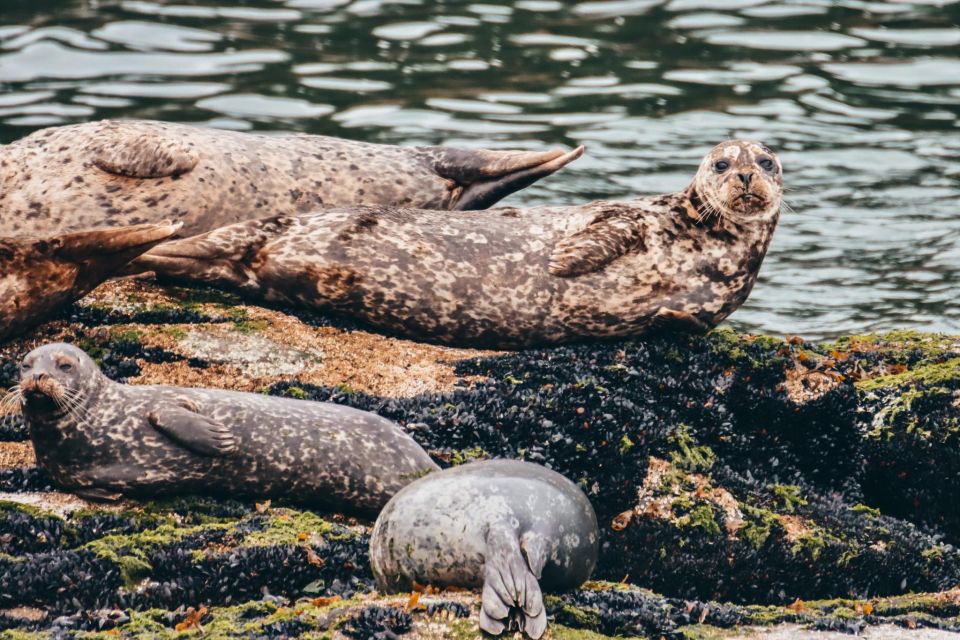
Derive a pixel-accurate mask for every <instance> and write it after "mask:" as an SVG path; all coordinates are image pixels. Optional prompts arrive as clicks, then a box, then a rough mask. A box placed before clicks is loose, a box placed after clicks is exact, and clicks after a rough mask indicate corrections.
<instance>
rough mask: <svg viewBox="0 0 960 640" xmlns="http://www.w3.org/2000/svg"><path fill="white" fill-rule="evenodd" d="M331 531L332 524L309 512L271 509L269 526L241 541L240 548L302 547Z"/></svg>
mask: <svg viewBox="0 0 960 640" xmlns="http://www.w3.org/2000/svg"><path fill="white" fill-rule="evenodd" d="M332 530H333V524H331V523H330V522H328V521H326V520H324V519H323V518H321V517H320V516H318V515H317V514H315V513H313V512H311V511H294V510H293V509H272V510H271V511H270V515H269V525H268V526H267V527H266V528H264V529H263V530H262V531H254V532H252V533H250V534H248V535H247V536H246V538H244V539H243V542H242V543H241V544H240V545H239V546H241V547H262V546H271V545H288V546H294V545H304V544H316V543H318V542H321V541H322V540H323V539H324V538H325V537H327V535H328V534H330V532H331V531H332Z"/></svg>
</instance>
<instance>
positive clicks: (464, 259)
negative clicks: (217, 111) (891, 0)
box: [135, 140, 781, 348]
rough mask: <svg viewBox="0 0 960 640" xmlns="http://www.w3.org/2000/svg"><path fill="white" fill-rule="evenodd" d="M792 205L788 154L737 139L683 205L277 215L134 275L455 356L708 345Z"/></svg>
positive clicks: (219, 234) (213, 236) (175, 245)
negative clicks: (666, 340)
mask: <svg viewBox="0 0 960 640" xmlns="http://www.w3.org/2000/svg"><path fill="white" fill-rule="evenodd" d="M780 201H781V167H780V161H779V160H778V159H777V157H776V155H775V154H774V153H773V152H772V151H771V150H770V149H768V148H767V147H765V146H764V145H762V144H760V143H759V142H748V141H742V140H731V141H729V142H724V143H722V144H720V145H718V146H716V147H715V148H714V149H713V150H711V151H710V153H709V154H707V156H706V158H704V160H703V162H702V163H701V165H700V168H699V170H698V171H697V174H696V176H695V177H694V179H693V182H692V183H691V184H690V186H689V187H687V189H686V190H684V191H682V192H679V193H671V194H667V195H660V196H649V197H643V198H638V199H636V200H631V201H627V202H602V201H601V202H592V203H590V204H585V205H579V206H570V207H536V208H530V209H507V208H503V209H491V210H489V211H484V212H458V213H455V214H452V213H445V212H435V211H423V210H415V209H395V208H387V207H378V208H372V207H366V208H364V207H353V208H340V209H334V210H331V211H326V212H322V213H313V214H306V215H302V216H296V217H289V216H274V217H271V218H265V219H261V220H257V221H250V222H247V223H241V224H237V225H231V226H229V227H226V228H223V229H219V230H216V231H213V232H211V233H208V234H205V235H201V236H198V237H196V238H191V239H187V240H183V241H175V242H171V243H165V244H163V245H161V246H159V247H157V248H156V249H153V250H151V251H150V252H148V253H147V254H146V255H145V256H143V257H142V258H140V259H138V260H137V262H136V263H135V265H136V266H137V267H139V268H141V269H144V270H146V269H152V270H154V271H156V272H157V273H158V274H162V275H165V276H169V277H172V278H176V279H184V280H192V281H196V282H205V283H210V284H214V285H217V286H224V287H229V288H233V289H236V290H238V291H240V292H241V293H243V294H246V295H250V296H254V297H263V298H266V299H268V300H275V301H280V302H284V303H291V302H292V303H299V304H303V305H307V306H311V307H315V308H318V309H321V310H330V311H334V312H339V313H342V314H347V315H350V316H353V317H357V318H360V319H363V320H365V321H367V322H369V323H371V324H373V325H374V326H377V327H381V328H384V329H387V330H390V331H393V332H396V333H399V334H401V335H404V336H409V337H412V338H419V339H426V340H431V341H436V342H442V343H447V344H455V345H466V346H474V347H494V348H509V347H524V346H531V345H537V344H550V343H560V342H568V341H574V340H580V339H591V338H608V337H623V336H636V335H640V334H643V333H645V332H647V331H649V330H651V329H656V328H659V327H667V328H678V327H679V328H682V329H687V330H697V331H703V330H707V329H708V328H710V327H713V326H715V325H716V324H718V323H719V322H720V321H722V320H723V319H724V318H726V317H727V316H729V315H730V314H731V313H732V312H733V311H734V310H736V309H737V308H738V307H739V306H740V305H741V304H743V302H744V301H745V300H746V299H747V296H748V295H749V293H750V290H751V289H752V287H753V284H754V282H755V281H756V279H757V273H758V271H759V269H760V263H761V262H762V261H763V258H764V255H765V254H766V252H767V246H768V244H769V243H770V239H771V237H772V236H773V231H774V228H775V227H776V224H777V219H778V217H779V214H780Z"/></svg>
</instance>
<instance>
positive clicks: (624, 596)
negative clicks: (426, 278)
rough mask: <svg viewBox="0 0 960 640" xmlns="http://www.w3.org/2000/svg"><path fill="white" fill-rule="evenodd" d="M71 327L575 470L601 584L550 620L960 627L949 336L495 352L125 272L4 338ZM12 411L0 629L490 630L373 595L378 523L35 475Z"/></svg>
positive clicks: (432, 437) (227, 381)
mask: <svg viewBox="0 0 960 640" xmlns="http://www.w3.org/2000/svg"><path fill="white" fill-rule="evenodd" d="M51 339H65V340H69V341H73V342H75V343H77V344H79V345H80V346H82V347H83V348H85V349H87V350H88V351H89V352H91V353H92V354H93V355H94V356H95V357H96V358H97V359H98V360H99V361H100V363H101V364H102V365H103V367H104V369H105V371H107V372H108V374H109V375H111V376H112V377H114V378H116V379H125V380H127V381H128V382H130V383H133V384H136V383H172V384H200V385H209V386H218V387H223V388H233V389H240V390H253V391H265V392H268V393H274V394H278V395H286V396H290V397H297V398H307V399H317V400H331V401H334V402H340V403H344V404H349V405H352V406H357V407H360V408H364V409H369V410H373V411H377V412H378V413H381V414H382V415H384V416H386V417H388V418H391V419H393V420H396V421H398V422H400V423H401V424H402V425H403V426H404V427H405V428H406V429H407V430H408V431H409V432H410V433H411V435H412V436H413V437H414V438H416V439H417V440H418V441H419V442H420V443H421V444H422V445H423V446H424V447H426V448H427V449H428V450H429V451H430V452H431V454H432V455H433V456H434V457H435V458H436V459H437V460H438V461H439V462H440V463H441V464H443V465H453V464H460V463H462V462H464V461H467V460H471V459H478V458H487V457H512V458H523V459H526V460H530V461H533V462H538V463H540V464H546V465H549V466H550V467H552V468H554V469H556V470H558V471H560V472H562V473H564V474H565V475H567V476H568V477H570V478H572V479H573V480H575V481H577V482H579V483H580V485H581V486H582V487H583V488H584V490H585V491H586V492H587V493H588V495H589V496H590V498H591V500H592V502H593V503H594V506H595V509H596V511H597V513H598V516H599V518H600V520H601V525H602V526H603V528H604V548H603V550H602V552H601V564H600V567H599V569H598V573H597V576H596V577H597V578H599V579H602V580H606V581H607V582H597V583H592V584H590V585H588V586H587V587H586V588H585V589H582V590H580V591H577V592H574V593H571V594H565V595H562V596H559V597H554V598H553V599H552V600H550V602H549V603H548V606H549V609H550V614H551V616H552V617H553V622H552V624H551V635H552V637H554V638H567V639H572V638H577V639H594V640H596V639H597V638H606V637H610V636H613V635H620V636H623V635H626V636H630V635H633V636H644V637H650V636H653V637H659V636H663V637H664V638H707V637H709V638H720V637H723V638H728V637H729V638H732V637H743V635H744V634H745V633H747V631H750V632H751V633H753V632H755V630H756V629H757V628H760V629H762V630H764V631H763V634H761V635H760V636H758V637H764V635H766V636H767V637H771V638H781V637H783V638H785V637H790V638H793V637H797V638H803V637H806V636H805V635H804V634H806V633H808V631H810V630H815V631H825V632H831V633H833V632H844V633H849V632H859V631H864V630H865V632H866V634H867V637H876V638H884V637H894V635H895V634H897V633H902V632H904V630H906V629H916V631H914V632H913V634H912V635H911V637H916V638H926V637H930V638H935V637H938V633H939V631H942V630H956V625H957V616H958V614H960V595H958V593H957V592H956V591H951V590H950V589H951V588H952V587H955V586H956V585H957V584H960V552H958V550H957V548H956V546H955V545H956V543H957V540H958V537H960V521H958V519H957V518H958V516H957V514H956V511H955V509H954V505H955V502H956V495H958V489H960V486H958V485H960V443H958V432H960V427H958V425H960V395H958V394H960V339H957V338H954V337H950V336H936V335H929V334H918V333H911V332H896V333H892V334H887V335H870V336H859V337H850V338H846V339H843V340H838V341H835V342H833V343H827V344H810V343H806V342H804V341H803V340H800V339H798V338H786V339H778V338H770V337H754V336H746V335H738V334H736V333H734V332H732V331H730V330H723V329H721V330H718V331H714V332H712V333H711V334H709V335H707V336H700V337H696V336H694V337H689V336H685V337H676V338H673V339H670V338H656V339H650V340H646V341H642V342H641V341H625V342H609V343H600V344H590V345H572V346H565V347H557V348H553V349H538V350H531V351H525V352H517V353H493V352H479V351H470V350H452V349H444V348H440V347H434V346H429V345H421V344H417V343H413V342H409V341H405V340H399V339H395V338H389V337H385V336H382V335H378V334H375V333H370V332H367V331H365V330H363V328H361V327H358V326H356V325H354V324H352V323H349V322H346V321H340V320H330V319H327V318H324V317H321V316H316V315H312V314H304V313H300V312H297V313H291V312H287V311H285V310H282V309H268V308H262V307H257V306H250V305H245V304H243V302H242V301H241V300H239V299H237V298H234V297H232V296H226V295H223V294H220V293H218V292H214V291H206V290H195V289H180V288H167V289H161V288H159V287H156V286H155V285H152V284H145V283H138V282H133V281H129V280H128V281H123V282H118V283H108V284H107V285H104V286H102V287H100V288H99V289H98V290H97V291H95V292H94V294H93V295H91V296H90V297H88V298H87V299H86V300H85V301H84V302H83V303H82V304H80V305H78V306H76V307H74V308H73V309H71V310H70V311H69V312H67V313H66V314H64V316H63V317H62V318H61V319H59V320H57V321H55V322H52V323H49V324H47V325H45V326H43V327H40V328H38V329H37V331H36V332H34V334H32V335H30V336H26V337H25V338H23V339H21V340H18V341H14V342H10V343H7V344H6V345H4V346H3V347H2V353H3V356H4V357H3V360H2V361H0V378H3V379H2V380H0V382H2V383H3V384H6V385H7V386H9V385H11V384H13V381H14V379H15V376H16V366H15V362H16V359H17V358H18V357H19V355H22V354H23V353H25V352H26V351H27V350H29V348H30V347H31V346H33V345H35V344H36V343H37V342H38V341H41V340H51ZM5 424H6V425H8V426H7V427H6V428H4V430H3V431H2V433H0V439H3V440H6V441H7V442H2V443H0V447H3V449H0V462H2V463H3V464H5V465H6V466H7V467H9V468H6V469H0V491H6V492H8V494H5V495H7V496H8V497H11V498H12V499H13V500H14V501H15V502H6V503H0V504H2V508H0V629H2V628H11V629H18V630H19V631H18V633H20V632H21V631H23V632H30V631H31V630H35V631H37V632H38V633H40V634H41V635H44V634H47V633H48V632H49V630H50V629H51V628H52V627H51V625H52V621H55V620H58V619H60V621H61V622H62V623H63V624H62V625H61V627H62V628H64V629H66V628H69V629H73V630H86V631H92V632H97V633H100V634H104V635H105V636H106V635H113V634H114V633H120V634H121V635H123V636H128V635H134V634H139V633H148V634H154V635H159V636H165V635H173V634H174V633H176V631H177V629H178V628H179V629H180V630H182V631H189V630H191V629H201V628H202V629H204V630H205V631H206V632H209V633H213V634H216V635H217V636H218V637H250V636H260V637H280V636H284V637H297V636H300V635H304V634H307V633H311V634H316V633H327V634H331V635H332V637H336V638H347V637H384V638H389V637H397V636H399V637H411V638H449V637H456V638H475V637H479V636H478V631H477V628H476V605H477V597H476V595H475V594H469V593H435V592H434V591H433V590H430V589H428V593H424V594H422V595H417V596H414V595H409V596H403V597H399V598H396V597H390V598H386V597H383V596H380V595H379V594H376V593H374V592H373V591H372V577H371V575H370V569H369V566H368V563H367V560H366V536H367V534H368V530H369V524H370V523H362V522H361V523H356V522H351V521H348V520H345V519H343V518H341V517H337V516H332V515H329V514H326V515H320V514H314V513H311V512H308V511H301V510H297V509H292V508H288V507H283V506H282V505H281V506H277V505H270V504H261V505H256V504H252V503H250V504H247V503H237V502H230V501H216V500H211V499H207V498H190V499H178V500H170V501H166V502H147V503H125V504H123V505H120V506H119V507H115V508H113V509H112V510H111V509H104V508H102V507H100V506H98V505H93V504H88V503H84V502H82V501H78V500H74V499H72V498H71V497H68V496H65V495H64V494H58V493H49V492H48V493H42V492H43V491H45V490H47V488H48V484H49V481H48V479H47V478H46V476H45V474H44V473H43V472H42V471H40V470H37V469H33V468H30V467H29V465H30V464H32V460H31V458H30V456H29V446H28V445H27V444H25V443H24V442H23V440H24V439H25V438H26V433H25V431H24V430H23V429H22V425H19V424H18V423H17V422H16V421H15V420H9V419H8V420H7V421H5ZM4 452H5V453H4ZM11 465H20V466H11ZM10 492H12V493H10ZM29 492H32V493H29ZM38 492H40V493H38ZM3 554H7V555H3ZM639 587H644V588H650V589H653V591H646V590H644V589H640V588H639ZM908 592H928V593H926V594H921V595H904V594H906V593H908ZM337 598H340V599H339V600H337ZM720 602H725V603H727V604H719V603H720ZM24 608H26V609H24ZM25 610H28V611H35V612H42V613H43V616H42V617H36V619H33V620H31V619H28V618H27V617H24V616H19V615H18V614H16V613H15V612H16V611H25ZM11 612H13V613H11ZM38 616H39V614H38ZM767 630H768V631H767ZM751 637H752V636H751ZM817 637H821V636H817Z"/></svg>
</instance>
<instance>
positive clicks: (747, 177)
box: [737, 173, 753, 187]
mask: <svg viewBox="0 0 960 640" xmlns="http://www.w3.org/2000/svg"><path fill="white" fill-rule="evenodd" d="M737 177H738V178H740V182H742V183H743V186H745V187H749V186H750V181H751V180H752V179H753V174H752V173H738V174H737Z"/></svg>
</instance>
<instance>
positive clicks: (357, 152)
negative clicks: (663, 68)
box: [0, 120, 583, 236]
mask: <svg viewBox="0 0 960 640" xmlns="http://www.w3.org/2000/svg"><path fill="white" fill-rule="evenodd" d="M582 153H583V148H582V147H581V148H578V149H575V150H573V151H570V152H564V151H560V150H554V151H546V152H533V151H489V150H467V149H456V148H450V147H398V146H391V145H381V144H369V143H364V142H355V141H351V140H342V139H339V138H331V137H326V136H314V135H303V134H301V135H284V136H268V135H258V134H251V133H238V132H233V131H222V130H217V129H209V128H202V127H195V126H189V125H184V124H173V123H167V122H154V121H116V120H104V121H100V122H92V123H87V124H78V125H68V126H62V127H53V128H48V129H42V130H40V131H37V132H35V133H33V134H31V135H29V136H27V137H25V138H23V139H21V140H18V141H16V142H13V143H12V144H9V145H7V146H2V147H0V236H12V235H37V234H45V233H53V232H63V231H73V230H85V229H92V228H96V227H101V226H111V227H113V226H121V225H129V224H139V223H145V222H157V221H159V220H173V221H175V222H182V223H183V225H184V228H183V234H184V235H187V236H189V235H195V234H197V233H201V232H203V231H208V230H210V229H214V228H216V227H220V226H223V225H226V224H230V223H234V222H239V221H241V220H251V219H254V218H259V217H262V216H264V215H266V214H268V213H270V214H276V213H286V214H296V213H303V212H305V211H312V210H316V209H318V208H322V207H331V206H338V205H355V204H374V205H390V206H409V207H423V208H426V209H482V208H485V207H488V206H490V205H492V204H494V203H495V202H497V201H498V200H500V199H501V198H503V197H505V196H507V195H509V194H510V193H513V192H514V191H517V190H519V189H522V188H524V187H526V186H528V185H530V184H532V183H533V182H536V181H537V180H539V179H540V178H542V177H544V176H547V175H550V174H551V173H553V172H554V171H557V170H558V169H560V168H561V167H563V166H565V165H566V164H568V163H569V162H572V161H573V160H575V159H577V158H579V157H580V155H581V154H582Z"/></svg>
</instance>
